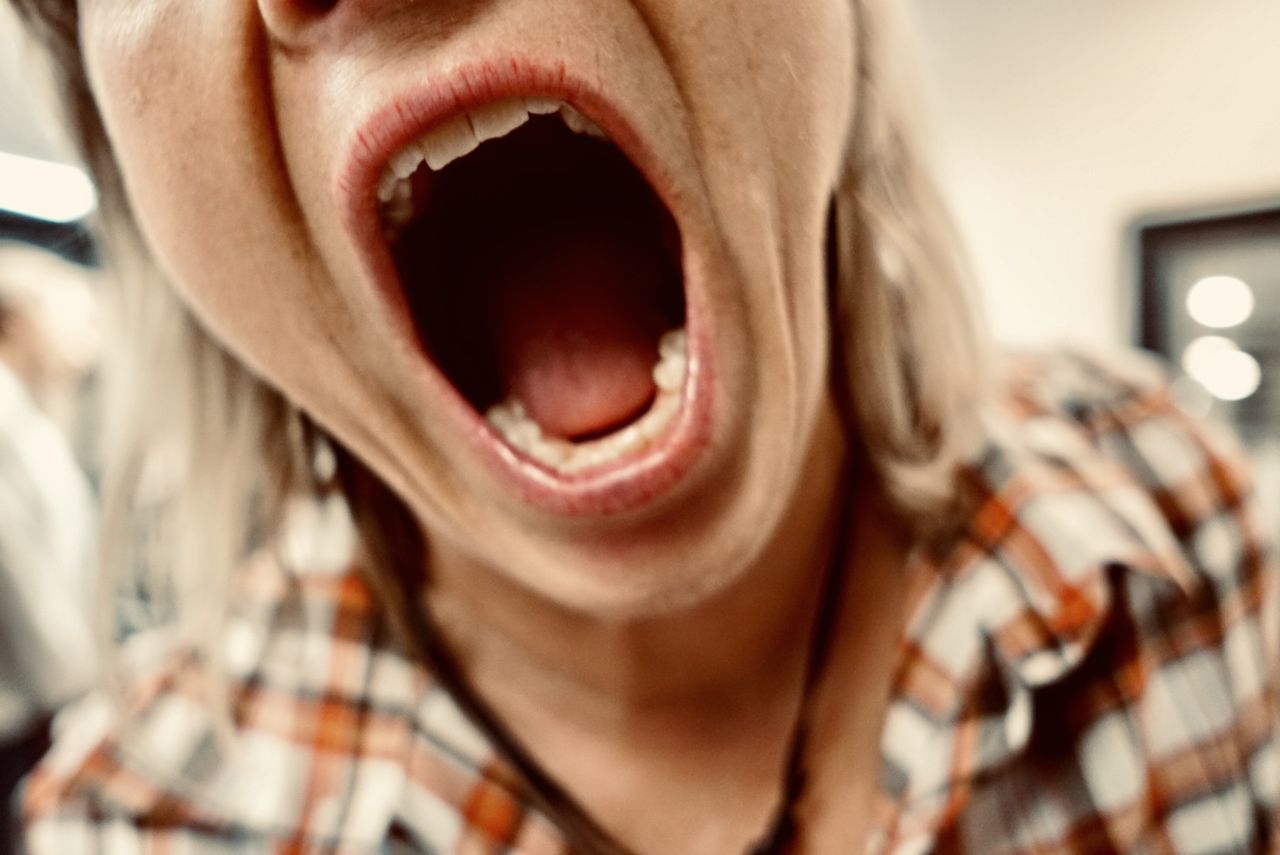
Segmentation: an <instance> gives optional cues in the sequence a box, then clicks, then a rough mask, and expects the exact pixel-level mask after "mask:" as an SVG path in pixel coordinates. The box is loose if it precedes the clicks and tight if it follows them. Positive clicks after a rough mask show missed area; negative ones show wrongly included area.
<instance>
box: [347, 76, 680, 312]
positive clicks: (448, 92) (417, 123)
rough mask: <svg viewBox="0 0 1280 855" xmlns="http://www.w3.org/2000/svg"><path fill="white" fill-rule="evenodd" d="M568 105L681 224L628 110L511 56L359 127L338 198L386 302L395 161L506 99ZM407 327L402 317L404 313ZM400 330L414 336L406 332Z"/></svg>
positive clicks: (408, 96)
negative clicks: (387, 221) (384, 203)
mask: <svg viewBox="0 0 1280 855" xmlns="http://www.w3.org/2000/svg"><path fill="white" fill-rule="evenodd" d="M512 97H525V98H546V99H554V100H558V101H562V102H564V103H565V104H568V105H569V106H571V107H573V108H574V109H576V110H577V111H578V112H580V113H582V114H583V115H584V116H586V117H587V118H588V119H591V120H592V121H593V122H595V123H596V124H597V125H599V126H600V128H601V129H603V130H604V132H605V133H606V134H607V135H608V137H609V139H610V141H611V142H612V143H613V144H614V145H615V146H617V147H618V149H619V150H620V151H621V152H622V153H623V154H624V155H625V156H626V157H627V158H628V159H629V160H630V161H631V162H632V163H633V164H634V165H635V166H636V168H637V169H639V170H640V172H641V173H642V174H644V176H645V177H646V179H647V180H648V181H649V183H650V185H651V186H652V188H653V190H654V192H655V193H657V195H658V196H659V198H661V199H662V201H663V203H664V204H665V205H666V206H667V208H668V210H670V211H671V213H672V215H673V216H674V217H675V218H676V220H677V222H679V221H680V214H679V204H678V198H677V196H676V194H675V193H674V188H673V185H672V182H671V181H669V180H668V179H667V176H666V173H665V171H664V170H663V169H662V167H661V164H660V162H659V160H658V159H657V158H656V157H655V156H654V155H653V152H652V151H651V150H650V148H649V147H648V145H646V144H645V142H644V140H643V138H642V137H641V135H640V134H639V133H638V132H637V130H636V124H635V123H634V122H632V121H631V120H630V119H629V118H628V117H627V115H626V113H625V111H624V110H623V109H622V108H621V107H620V106H619V105H617V104H615V103H613V102H612V101H611V100H610V99H608V98H607V97H606V96H605V95H604V94H603V93H602V92H601V91H600V89H599V88H598V87H597V86H595V85H594V84H592V83H588V82H587V81H586V80H585V79H584V78H582V77H579V76H577V75H575V74H574V73H572V72H571V71H570V70H569V69H568V68H566V66H565V65H564V63H562V62H561V63H549V64H542V63H538V62H535V61H532V60H522V59H515V58H508V59H505V60H501V61H499V60H494V61H489V62H475V63H472V64H469V65H464V66H460V67H458V68H456V69H454V70H453V71H452V72H451V73H449V74H447V75H441V76H440V77H439V78H436V79H434V80H430V81H429V82H427V83H426V85H422V86H417V87H410V88H408V89H406V90H405V91H402V92H400V93H398V94H397V95H395V96H393V97H391V98H389V99H388V100H387V101H385V102H384V103H382V104H380V105H379V106H377V107H375V108H374V109H373V110H371V111H370V113H369V114H368V115H367V116H366V117H365V118H364V119H363V121H360V122H358V123H357V124H356V126H355V130H354V132H352V133H351V135H350V139H349V140H348V142H347V144H346V146H345V157H344V158H343V159H342V160H340V161H339V162H340V167H339V169H338V172H337V174H336V178H335V181H334V184H333V186H334V194H335V197H336V199H335V201H336V204H337V209H338V211H339V212H340V214H341V216H342V220H343V224H344V226H345V227H346V230H347V232H348V233H349V234H350V235H351V236H352V238H353V240H354V241H355V244H356V247H357V249H358V251H359V253H360V257H361V260H362V261H363V263H364V264H365V266H366V269H367V271H368V272H369V273H370V274H371V276H372V278H373V280H374V282H375V283H377V285H378V287H379V289H380V290H381V291H383V296H384V298H388V299H390V300H392V302H393V304H394V303H395V302H396V301H397V299H398V290H399V289H398V287H397V285H396V282H397V277H396V273H395V269H394V264H393V262H392V259H391V253H390V247H388V246H387V242H386V241H385V239H384V238H383V234H382V226H381V222H380V219H379V215H378V198H377V186H378V180H379V178H380V177H381V176H382V174H383V171H384V170H385V169H386V167H387V164H388V163H389V162H390V160H391V158H392V157H393V156H394V155H396V154H397V153H398V152H400V151H402V150H403V149H404V148H405V147H406V146H407V145H409V144H410V143H411V142H413V141H414V140H416V139H418V138H420V137H421V136H422V135H423V134H425V133H426V132H428V131H430V130H431V129H433V128H435V127H437V126H438V125H441V124H443V123H445V122H447V121H449V120H450V119H452V118H454V117H456V116H459V115H462V114H464V113H466V112H469V111H471V110H474V109H476V108H478V107H481V106H484V105H485V104H491V103H494V102H496V101H499V100H502V99H504V98H512ZM397 314H398V315H399V316H400V317H401V319H402V321H406V320H407V319H406V318H405V315H404V313H403V312H397ZM401 332H411V331H409V330H404V329H402V330H401Z"/></svg>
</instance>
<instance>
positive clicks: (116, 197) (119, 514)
mask: <svg viewBox="0 0 1280 855" xmlns="http://www.w3.org/2000/svg"><path fill="white" fill-rule="evenodd" d="M12 2H13V3H14V4H15V5H16V7H17V8H18V10H19V12H20V13H22V14H23V16H24V17H25V18H26V20H27V21H28V22H29V23H30V24H31V25H32V28H33V30H34V31H35V32H36V33H37V34H38V35H39V36H40V38H41V40H42V41H43V43H44V44H45V45H46V46H47V47H48V49H49V52H50V54H51V56H52V57H53V59H54V70H55V75H56V77H57V80H58V85H59V87H60V89H61V94H62V99H63V103H64V104H65V105H66V107H67V109H68V112H69V118H70V126H71V130H72V132H73V134H74V136H75V141H76V142H77V143H78V145H79V147H80V150H81V152H82V154H83V156H84V158H85V160H86V162H87V164H88V166H89V168H90V170H91V171H92V172H93V174H94V176H95V178H96V181H97V183H98V187H99V192H100V196H101V198H102V209H101V215H100V217H101V218H100V226H101V229H100V233H101V235H102V236H103V239H104V243H105V245H104V247H103V249H104V254H105V257H106V258H107V260H108V262H109V265H110V267H111V269H112V278H113V279H114V281H115V284H116V286H117V292H118V293H117V295H116V296H117V301H116V311H117V314H116V318H115V322H116V329H117V333H116V335H115V339H116V341H117V343H118V348H117V352H116V353H115V355H114V357H113V358H112V360H111V362H110V364H109V365H108V371H107V384H108V385H107V388H106V391H105V396H104V397H105V400H106V401H107V402H108V404H109V406H108V408H107V413H106V416H107V419H108V420H107V425H106V432H105V443H106V448H105V451H104V458H105V462H106V472H105V482H104V504H105V514H104V524H103V526H104V533H105V538H104V540H105V543H104V560H105V562H106V566H107V568H109V569H113V570H115V571H117V572H118V571H119V569H120V568H121V567H123V566H124V565H125V563H126V562H128V561H129V560H130V557H129V552H130V550H129V546H128V545H129V542H130V539H131V518H132V515H133V514H134V513H135V512H136V509H137V507H138V505H139V504H140V503H143V502H151V503H153V504H154V505H155V506H156V507H158V508H161V509H162V516H163V518H164V520H165V524H164V526H163V531H164V532H167V533H168V536H166V537H163V538H162V543H163V545H164V551H163V555H162V557H161V558H160V559H159V561H158V562H156V563H157V565H158V566H159V571H160V575H161V577H162V580H161V581H163V582H164V583H165V584H168V585H170V586H171V590H172V594H173V596H174V598H175V600H176V603H177V608H178V611H179V613H180V614H182V615H184V616H185V617H186V618H187V619H188V620H187V622H186V623H185V624H184V625H185V626H187V627H189V628H190V630H191V632H192V633H193V637H195V638H196V639H204V640H206V641H207V640H210V639H212V638H215V637H216V635H217V633H216V632H214V631H212V630H213V629H214V627H213V626H210V625H208V624H207V623H204V624H201V623H192V622H191V619H193V618H194V619H197V620H204V621H208V620H214V621H216V620H218V619H219V616H218V615H217V614H215V613H212V612H211V610H210V609H209V608H208V607H207V604H208V603H209V602H211V601H218V600H221V599H223V598H224V597H225V586H226V584H227V580H228V579H229V578H230V577H231V574H232V573H233V570H234V568H235V567H236V565H237V564H238V563H239V562H240V561H242V559H243V557H244V553H245V550H246V549H247V548H249V546H250V545H251V544H252V543H253V542H256V541H259V540H271V539H272V538H273V537H274V536H275V535H276V534H278V533H279V526H280V524H281V520H282V519H283V512H284V508H285V503H286V502H287V501H288V499H289V497H290V496H293V495H297V494H304V495H305V494H312V495H314V494H317V493H319V492H322V491H324V490H326V489H330V488H332V487H333V485H332V484H327V483H325V482H324V480H323V479H322V478H319V477H317V475H316V474H315V470H314V467H313V466H312V458H313V455H314V454H315V451H316V445H317V442H319V441H321V432H320V431H318V430H317V429H316V428H315V426H314V425H312V424H311V423H310V421H309V420H308V418H307V417H306V416H305V414H303V413H300V412H298V411H297V410H295V409H294V408H293V407H291V406H290V405H289V404H288V403H287V402H286V400H285V399H284V397H283V396H282V395H281V394H280V393H279V392H277V391H276V390H274V389H271V388H269V387H267V386H266V385H264V384H263V383H262V382H260V381H259V380H257V379H256V378H255V377H254V376H253V375H251V374H250V373H249V372H248V371H247V370H246V369H245V368H244V367H243V366H242V365H241V364H239V363H238V362H237V361H236V360H235V359H234V358H232V357H231V356H229V355H228V354H227V352H226V351H225V350H224V349H223V348H222V346H221V345H220V344H219V343H218V342H217V341H215V340H214V338H213V337H212V336H211V335H210V334H209V333H208V332H206V331H205V330H204V329H203V328H202V327H201V326H200V325H199V324H198V323H197V322H196V321H195V320H194V319H193V317H192V315H191V314H190V312H189V311H188V310H187V309H186V308H185V307H184V306H183V304H182V303H180V302H179V300H178V298H177V297H176V296H175V293H174V290H173V289H172V288H170V287H168V285H167V284H166V283H165V282H163V281H162V278H161V276H160V275H159V273H158V271H157V270H156V268H155V266H154V265H153V264H152V263H151V262H150V260H149V258H148V256H147V252H146V250H145V248H144V247H143V245H142V241H141V240H140V238H139V237H138V234H137V231H136V229H135V227H134V225H133V220H132V215H131V213H130V210H129V205H128V201H127V199H126V197H125V194H124V191H123V187H122V184H121V180H120V175H119V172H118V170H117V168H116V165H115V163H114V160H113V157H112V154H111V150H110V144H109V142H108V140H107V137H106V135H105V133H104V131H103V128H102V124H101V119H100V117H99V115H98V113H97V110H96V107H95V106H94V104H93V100H92V96H91V94H90V92H89V88H88V85H87V81H86V77H85V71H84V67H83V64H82V61H81V56H80V53H79V48H78V41H77V32H78V29H77V23H78V22H77V20H76V15H77V12H76V9H75V4H74V3H66V2H58V0H12ZM852 2H854V4H855V6H856V7H857V8H856V12H857V13H858V14H857V21H858V25H857V27H856V29H857V34H856V37H857V41H858V56H857V62H858V66H859V84H858V87H857V89H858V98H859V103H858V104H857V106H856V113H857V119H856V122H855V128H854V129H853V132H852V133H851V135H850V139H849V142H848V153H847V157H846V162H845V165H844V169H843V172H842V175H841V177H840V181H839V187H838V190H837V192H836V195H835V199H834V204H833V210H832V218H831V223H832V226H831V246H830V248H829V254H830V259H831V276H830V279H831V283H830V284H831V288H832V297H831V305H832V309H831V323H832V330H833V342H834V351H833V352H834V354H835V355H834V358H833V365H832V371H833V378H834V382H833V386H834V388H835V390H836V394H837V397H838V398H839V400H840V402H841V403H842V405H843V407H842V408H843V412H844V414H845V419H846V429H847V431H848V433H849V434H850V439H851V442H852V443H853V445H854V446H855V447H857V448H859V449H860V450H861V452H862V454H863V456H864V457H865V460H866V462H867V464H868V465H869V466H870V469H871V471H873V472H874V473H875V475H876V477H877V478H878V480H879V482H880V484H881V487H882V489H883V492H884V493H885V495H886V496H887V497H888V499H889V500H890V502H891V503H892V505H893V507H895V508H896V509H897V510H898V511H899V512H900V514H901V516H902V518H903V519H904V520H906V521H907V522H908V523H910V524H912V525H913V526H914V527H915V528H916V530H917V531H918V532H920V533H921V535H927V534H928V533H929V532H930V531H932V530H934V529H935V528H936V526H937V524H938V522H939V521H940V520H946V519H947V518H948V517H949V516H951V514H950V511H951V509H952V507H953V505H954V501H955V499H954V497H955V494H956V489H955V483H954V482H955V472H956V469H957V466H958V464H959V463H960V461H961V460H962V459H963V457H964V456H965V455H966V454H967V453H968V450H969V445H970V443H971V441H972V439H973V437H974V436H975V429H974V426H975V420H976V413H975V409H976V407H975V401H976V399H977V397H978V394H979V391H980V387H981V378H982V364H983V359H982V355H981V347H980V337H979V335H978V333H977V329H976V324H975V322H974V320H973V317H972V315H971V313H970V312H971V309H970V300H969V299H968V295H967V293H966V291H967V286H966V274H965V270H966V265H965V264H964V262H963V260H962V257H961V254H960V252H959V250H958V249H957V241H956V240H955V236H954V234H953V230H952V226H951V223H950V220H949V218H948V216H947V214H946V212H945V210H944V207H943V205H942V203H941V201H940V199H939V196H938V193H937V191H936V189H935V187H934V185H933V183H932V181H931V180H930V177H929V174H928V173H927V171H926V170H925V169H924V168H923V166H922V163H921V160H920V157H919V154H918V152H917V150H916V147H915V142H916V140H915V137H914V135H913V133H912V129H911V127H910V124H909V118H910V116H911V115H913V111H912V110H911V109H909V107H908V102H907V101H906V100H905V95H904V91H903V89H902V88H900V86H901V84H900V77H901V74H900V69H896V68H895V67H894V64H895V62H896V61H897V60H898V58H900V57H901V56H902V55H903V53H902V44H903V39H902V35H901V33H900V32H899V29H898V28H899V24H898V23H897V22H896V19H895V14H896V9H895V6H896V3H895V2H894V0H852ZM335 450H336V451H337V452H338V454H339V459H340V460H341V461H342V468H344V470H345V471H346V473H347V477H345V478H343V479H341V483H340V484H339V486H338V489H341V490H342V491H343V493H344V494H345V496H346V499H347V501H348V503H349V504H350V505H351V508H352V511H353V514H354V516H355V518H356V519H357V522H358V523H359V524H360V526H361V530H362V535H363V536H364V538H365V540H366V541H370V542H372V546H373V552H374V554H375V556H376V555H378V554H381V555H382V557H383V561H382V562H380V563H381V564H383V565H389V564H390V562H391V561H392V559H393V558H394V555H392V554H391V553H392V552H393V551H394V549H395V544H396V543H397V542H399V541H398V539H399V538H400V537H401V535H402V534H403V532H395V531H389V530H387V524H386V523H385V520H386V519H388V518H389V517H388V516H387V515H386V514H385V513H377V512H374V511H375V506H377V505H383V506H386V507H391V508H392V509H393V510H394V511H396V513H394V514H392V515H391V518H394V519H396V520H398V521H399V522H397V523H395V525H397V526H399V527H401V528H403V527H404V525H403V521H404V520H405V519H407V517H408V512H407V510H405V508H404V506H403V504H402V503H400V502H399V501H398V500H397V499H395V497H394V496H392V495H391V494H390V491H389V490H388V489H387V488H386V487H385V486H384V485H381V483H380V482H378V481H377V479H376V478H374V477H373V476H372V475H370V474H369V473H368V471H367V470H365V469H364V468H363V467H362V465H361V464H360V463H359V461H357V460H355V459H354V458H352V457H351V456H350V455H348V454H346V453H345V452H344V450H343V449H341V447H340V446H336V444H335ZM158 459H159V460H167V461H169V467H168V470H167V474H165V473H162V477H159V478H156V477H153V476H152V473H151V472H150V471H149V470H151V469H154V468H155V466H156V461H157V460H158ZM157 482H159V483H160V484H161V488H160V489H159V491H158V493H157V490H156V489H155V488H154V484H156V483H157ZM149 485H150V486H149ZM174 533H180V534H181V536H180V537H177V536H173V535H174ZM379 547H380V548H379ZM395 572H396V568H394V567H392V566H379V567H377V568H376V569H374V570H373V571H372V578H371V580H370V581H371V582H372V583H373V587H374V589H375V592H376V593H377V595H378V596H380V597H382V598H383V600H384V605H385V606H386V611H387V613H388V617H389V618H390V619H391V620H392V621H393V622H394V623H398V621H396V616H397V615H398V614H399V613H400V609H402V608H403V606H404V603H403V601H402V599H401V598H398V597H397V593H396V592H397V585H396V584H394V582H395V579H394V573H395ZM194 604H201V607H199V608H191V607H190V606H192V605H194Z"/></svg>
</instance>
